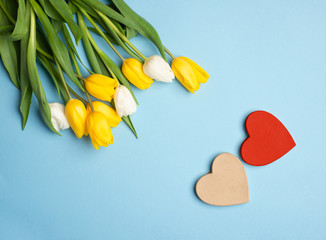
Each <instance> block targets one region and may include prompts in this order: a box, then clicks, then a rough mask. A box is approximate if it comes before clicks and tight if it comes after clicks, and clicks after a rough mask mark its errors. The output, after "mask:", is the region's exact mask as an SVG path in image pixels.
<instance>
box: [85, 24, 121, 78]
mask: <svg viewBox="0 0 326 240" xmlns="http://www.w3.org/2000/svg"><path fill="white" fill-rule="evenodd" d="M86 33H87V37H88V39H89V41H90V42H91V44H92V45H93V47H94V49H95V51H96V52H97V53H98V54H100V52H102V50H101V49H100V48H99V46H98V45H97V44H96V42H95V41H94V38H93V37H92V35H91V34H90V32H89V31H88V29H86ZM103 63H104V65H105V66H106V68H107V69H108V71H109V72H110V74H111V76H112V77H113V78H114V79H115V80H117V81H118V83H119V80H118V78H117V76H116V75H115V74H114V72H113V71H112V70H111V68H110V66H108V65H107V64H106V63H105V62H103Z"/></svg>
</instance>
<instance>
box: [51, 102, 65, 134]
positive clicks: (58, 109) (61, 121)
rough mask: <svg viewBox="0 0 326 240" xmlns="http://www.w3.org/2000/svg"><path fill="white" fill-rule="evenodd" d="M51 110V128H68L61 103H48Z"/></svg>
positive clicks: (63, 106)
mask: <svg viewBox="0 0 326 240" xmlns="http://www.w3.org/2000/svg"><path fill="white" fill-rule="evenodd" d="M49 106H50V109H51V122H52V125H53V127H54V128H55V129H56V130H57V131H59V130H65V129H67V128H69V127H70V125H69V123H68V121H67V118H66V115H65V105H63V104H61V103H56V102H55V103H49Z"/></svg>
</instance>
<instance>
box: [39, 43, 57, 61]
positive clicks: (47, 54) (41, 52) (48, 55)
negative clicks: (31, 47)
mask: <svg viewBox="0 0 326 240" xmlns="http://www.w3.org/2000/svg"><path fill="white" fill-rule="evenodd" d="M36 50H37V51H38V52H39V53H40V54H42V55H43V56H45V57H47V58H48V59H50V60H52V61H54V58H53V56H51V55H50V54H49V53H47V52H46V51H44V50H43V49H42V48H41V47H40V45H39V43H38V42H37V41H36Z"/></svg>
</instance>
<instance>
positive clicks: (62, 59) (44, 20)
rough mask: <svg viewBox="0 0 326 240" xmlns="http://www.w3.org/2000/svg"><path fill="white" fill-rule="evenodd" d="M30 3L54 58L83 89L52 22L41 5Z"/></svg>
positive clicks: (31, 0) (33, 1) (32, 0)
mask: <svg viewBox="0 0 326 240" xmlns="http://www.w3.org/2000/svg"><path fill="white" fill-rule="evenodd" d="M30 3H31V5H32V7H33V9H34V11H35V13H36V15H37V16H38V19H39V20H40V22H41V24H42V26H43V28H44V31H45V33H46V35H47V39H48V42H49V45H50V46H51V49H52V52H53V54H54V56H55V58H56V59H57V60H58V62H59V63H60V65H61V67H62V68H63V70H64V71H65V73H66V74H67V75H68V77H69V78H70V80H71V81H72V82H73V83H74V84H75V85H76V86H78V87H79V88H80V89H81V90H82V91H83V87H82V85H81V84H80V82H79V80H78V79H77V77H76V75H75V72H74V70H73V67H72V65H71V61H70V58H69V54H68V50H67V48H66V46H65V45H64V43H63V42H62V41H61V39H60V38H59V37H58V35H57V34H56V32H55V31H54V29H53V27H52V24H51V23H50V21H49V18H48V17H47V16H46V14H45V13H44V12H43V10H42V9H41V7H40V6H39V5H38V4H37V3H36V2H35V0H30Z"/></svg>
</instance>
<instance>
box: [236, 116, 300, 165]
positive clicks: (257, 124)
mask: <svg viewBox="0 0 326 240" xmlns="http://www.w3.org/2000/svg"><path fill="white" fill-rule="evenodd" d="M246 129H247V132H248V135H249V137H248V138H247V139H246V140H245V141H244V142H243V144H242V146H241V156H242V159H243V160H244V161H245V162H246V163H248V164H250V165H254V166H263V165H267V164H270V163H272V162H274V161H276V160H277V159H279V158H280V157H282V156H283V155H285V154H286V153H287V152H289V151H290V150H291V149H292V148H294V147H295V142H294V140H293V138H292V136H291V134H290V133H289V131H288V130H287V129H286V127H285V126H284V125H283V124H282V123H281V121H280V120H278V119H277V118H276V117H275V116H273V115H272V114H270V113H268V112H265V111H256V112H253V113H251V114H249V116H248V118H247V120H246Z"/></svg>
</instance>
